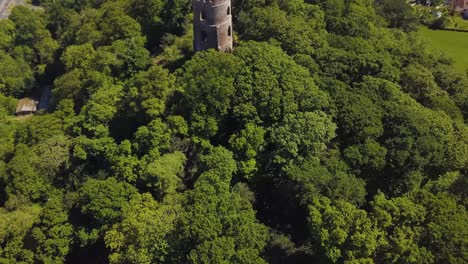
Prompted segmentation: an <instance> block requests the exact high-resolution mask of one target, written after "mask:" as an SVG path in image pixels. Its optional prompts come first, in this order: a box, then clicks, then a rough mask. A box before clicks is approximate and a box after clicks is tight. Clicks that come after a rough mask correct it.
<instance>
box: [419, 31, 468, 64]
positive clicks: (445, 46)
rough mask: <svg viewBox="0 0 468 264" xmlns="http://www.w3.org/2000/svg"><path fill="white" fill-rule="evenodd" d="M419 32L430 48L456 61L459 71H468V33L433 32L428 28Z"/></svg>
mask: <svg viewBox="0 0 468 264" xmlns="http://www.w3.org/2000/svg"><path fill="white" fill-rule="evenodd" d="M419 31H420V32H421V35H422V36H423V37H424V38H426V39H427V41H428V43H429V46H430V47H432V48H433V49H434V50H437V51H442V52H445V53H446V54H447V55H449V56H450V57H451V58H453V59H454V61H455V67H456V68H457V70H459V71H461V72H464V71H466V70H467V69H468V33H465V32H456V31H444V30H431V29H428V28H427V27H420V29H419Z"/></svg>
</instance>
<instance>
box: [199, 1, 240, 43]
mask: <svg viewBox="0 0 468 264" xmlns="http://www.w3.org/2000/svg"><path fill="white" fill-rule="evenodd" d="M192 4H193V33H194V38H193V47H194V50H195V51H202V50H207V49H216V50H219V51H230V50H232V15H231V0H192Z"/></svg>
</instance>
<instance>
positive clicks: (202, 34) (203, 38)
mask: <svg viewBox="0 0 468 264" xmlns="http://www.w3.org/2000/svg"><path fill="white" fill-rule="evenodd" d="M201 39H202V41H203V42H208V34H206V32H205V31H202V32H201Z"/></svg>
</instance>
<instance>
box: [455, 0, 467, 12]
mask: <svg viewBox="0 0 468 264" xmlns="http://www.w3.org/2000/svg"><path fill="white" fill-rule="evenodd" d="M452 1H453V2H452V4H453V5H454V10H455V11H463V10H465V9H468V0H452Z"/></svg>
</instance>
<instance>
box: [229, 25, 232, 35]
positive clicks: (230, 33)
mask: <svg viewBox="0 0 468 264" xmlns="http://www.w3.org/2000/svg"><path fill="white" fill-rule="evenodd" d="M228 36H232V30H231V26H229V28H228Z"/></svg>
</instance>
